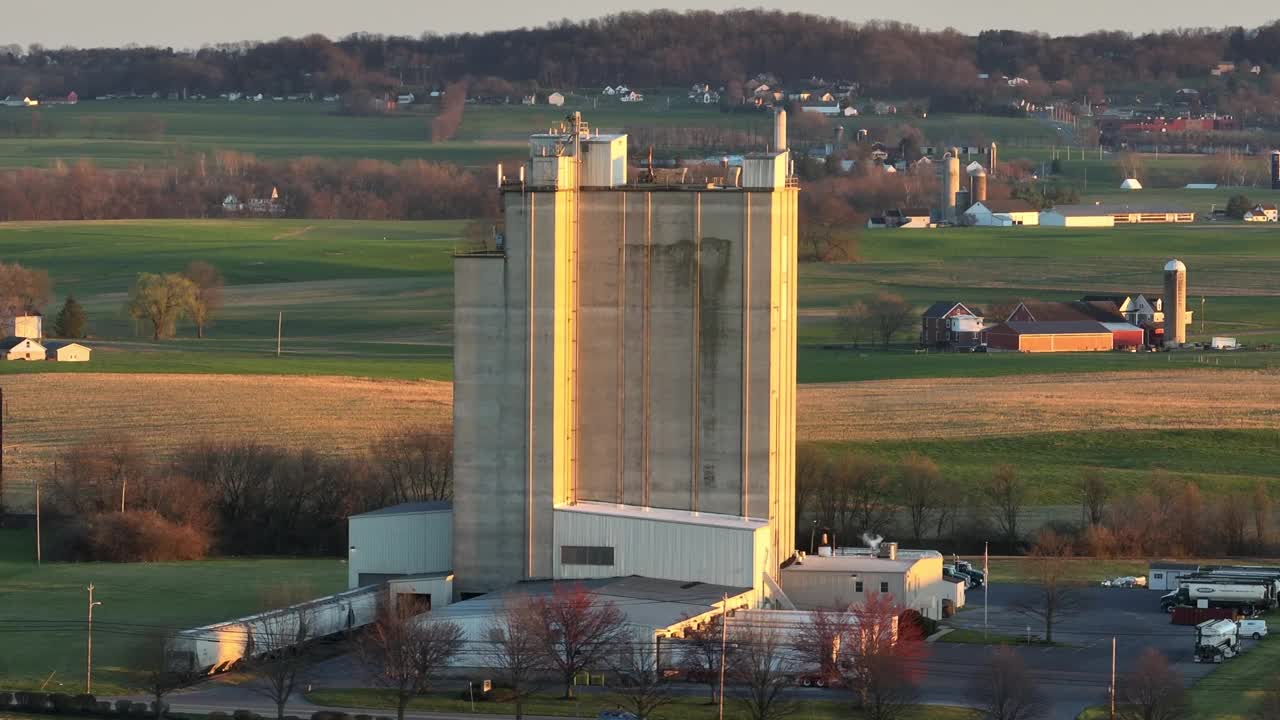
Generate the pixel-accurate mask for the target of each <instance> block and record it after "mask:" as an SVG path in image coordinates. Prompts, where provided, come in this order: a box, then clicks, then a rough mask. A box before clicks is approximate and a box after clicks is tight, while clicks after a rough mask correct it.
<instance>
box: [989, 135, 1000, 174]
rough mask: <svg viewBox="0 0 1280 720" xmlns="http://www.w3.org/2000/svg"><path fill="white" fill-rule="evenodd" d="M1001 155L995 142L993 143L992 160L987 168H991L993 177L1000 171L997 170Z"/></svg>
mask: <svg viewBox="0 0 1280 720" xmlns="http://www.w3.org/2000/svg"><path fill="white" fill-rule="evenodd" d="M999 154H1000V150H999V148H997V147H996V144H995V143H994V142H993V143H991V160H990V162H988V163H987V167H989V168H991V170H990V172H991V174H992V175H995V174H996V173H997V172H999V171H998V170H996V161H997V160H998V159H999Z"/></svg>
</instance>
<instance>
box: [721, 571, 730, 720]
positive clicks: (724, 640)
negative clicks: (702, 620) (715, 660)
mask: <svg viewBox="0 0 1280 720" xmlns="http://www.w3.org/2000/svg"><path fill="white" fill-rule="evenodd" d="M728 654H729V595H728V593H726V594H725V596H724V601H723V604H722V605H721V606H720V720H724V665H725V658H726V656H728Z"/></svg>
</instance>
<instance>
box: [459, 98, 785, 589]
mask: <svg viewBox="0 0 1280 720" xmlns="http://www.w3.org/2000/svg"><path fill="white" fill-rule="evenodd" d="M529 147H530V156H529V160H528V162H527V164H526V165H525V166H524V167H523V168H521V169H519V171H518V173H513V172H507V173H506V174H504V173H503V171H502V170H501V169H500V170H499V173H498V176H499V177H498V184H499V191H500V193H501V202H502V209H503V213H504V226H505V229H504V233H503V239H502V242H501V243H500V244H499V247H498V249H496V250H490V251H486V252H475V253H464V254H460V255H459V256H458V257H457V258H456V261H455V271H456V274H455V310H454V320H455V331H456V332H455V336H456V348H455V358H454V359H455V370H454V373H455V376H454V380H455V395H454V427H455V430H454V432H455V465H454V468H455V477H454V484H455V500H454V513H455V515H454V523H455V540H454V563H453V569H454V572H455V573H456V574H457V585H458V587H457V590H458V591H459V592H460V593H473V592H486V591H489V590H493V589H497V588H499V587H502V586H504V585H507V584H509V583H511V582H514V581H518V580H523V579H526V578H552V579H564V578H588V577H612V576H623V575H643V576H647V577H655V578H665V579H671V580H687V581H703V582H714V583H719V584H722V585H728V586H735V587H753V588H757V589H762V590H761V591H762V592H765V593H767V592H768V588H769V587H771V586H772V585H773V582H774V581H775V580H776V579H777V577H778V572H779V570H778V567H779V565H780V564H781V563H782V562H783V561H785V560H786V559H787V558H789V557H790V556H791V554H792V551H793V547H794V537H795V528H794V522H795V508H794V502H795V500H794V498H795V487H794V482H795V479H794V467H795V407H796V403H795V373H796V280H797V277H796V206H797V197H798V193H799V189H798V186H797V183H796V182H795V178H794V176H793V175H792V168H791V159H790V153H789V152H788V151H787V144H786V117H785V114H783V113H779V114H778V115H777V119H776V131H775V133H774V138H773V142H771V143H770V144H769V147H768V148H762V149H761V151H760V152H755V153H749V154H747V155H745V156H744V159H743V162H742V165H741V167H729V166H722V167H721V168H720V170H718V171H717V172H718V173H719V175H717V176H715V177H712V178H706V177H701V178H698V179H697V180H694V179H692V178H690V177H688V176H686V175H685V173H684V171H683V170H664V169H654V168H653V167H652V163H651V162H650V163H647V164H646V166H645V167H643V168H632V167H630V165H629V163H628V157H627V152H628V148H627V137H626V135H619V134H604V133H599V132H593V131H592V130H590V129H589V128H588V126H587V123H586V122H584V121H583V120H582V119H581V118H580V116H577V115H574V116H571V117H570V118H568V119H567V120H566V121H565V122H564V123H563V124H562V125H560V126H558V127H554V128H551V129H549V131H548V132H545V133H539V134H537V135H533V136H532V137H531V138H530V143H529Z"/></svg>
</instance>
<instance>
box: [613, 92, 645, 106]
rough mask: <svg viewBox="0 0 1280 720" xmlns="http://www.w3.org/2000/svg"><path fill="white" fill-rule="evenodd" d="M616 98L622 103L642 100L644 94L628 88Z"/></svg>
mask: <svg viewBox="0 0 1280 720" xmlns="http://www.w3.org/2000/svg"><path fill="white" fill-rule="evenodd" d="M618 99H619V100H621V101H622V102H624V103H637V102H644V95H641V94H640V93H638V92H636V91H635V90H628V91H627V92H626V94H625V95H622V96H621V97H619V98H618Z"/></svg>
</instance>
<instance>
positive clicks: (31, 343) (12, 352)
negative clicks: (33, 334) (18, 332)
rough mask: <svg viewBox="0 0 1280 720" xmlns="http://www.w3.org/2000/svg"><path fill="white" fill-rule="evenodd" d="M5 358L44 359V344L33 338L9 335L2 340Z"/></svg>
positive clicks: (0, 346)
mask: <svg viewBox="0 0 1280 720" xmlns="http://www.w3.org/2000/svg"><path fill="white" fill-rule="evenodd" d="M0 351H3V352H4V359H5V360H43V359H44V346H43V345H41V344H40V343H38V342H36V341H35V340H32V339H31V338H23V337H15V336H13V335H10V336H9V337H7V338H5V339H3V340H0Z"/></svg>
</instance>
